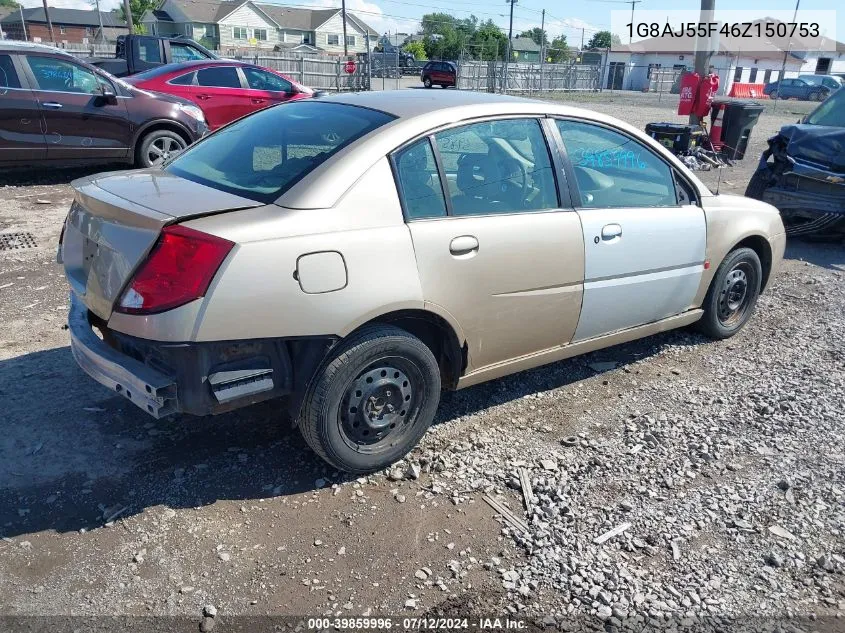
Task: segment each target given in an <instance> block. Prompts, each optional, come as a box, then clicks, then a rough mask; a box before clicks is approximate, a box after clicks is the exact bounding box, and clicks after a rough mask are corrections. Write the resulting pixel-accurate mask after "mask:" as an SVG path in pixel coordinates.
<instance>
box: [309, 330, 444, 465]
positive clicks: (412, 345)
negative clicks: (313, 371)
mask: <svg viewBox="0 0 845 633" xmlns="http://www.w3.org/2000/svg"><path fill="white" fill-rule="evenodd" d="M439 401H440V369H439V367H438V365H437V360H436V359H435V358H434V355H433V354H432V353H431V350H430V349H429V348H428V346H426V345H425V343H423V342H422V341H421V340H419V339H418V338H417V337H415V336H413V335H411V334H409V333H408V332H406V331H405V330H402V329H400V328H397V327H393V326H387V325H382V326H372V327H367V328H364V329H362V330H361V331H360V332H358V333H357V334H354V335H352V336H351V337H350V338H349V339H348V340H347V341H344V342H343V343H341V344H340V345H339V347H338V349H337V351H336V352H335V353H334V355H333V356H332V358H331V360H330V361H329V362H328V363H327V364H325V365H324V366H323V367H322V368H321V369H320V370H319V371H318V373H317V375H316V376H315V378H314V380H313V381H312V383H311V385H310V386H309V388H308V392H307V393H306V396H305V401H304V403H303V410H302V415H301V417H300V420H299V428H300V431H301V432H302V435H303V437H304V438H305V441H306V443H307V444H308V445H309V446H310V447H311V449H312V450H313V451H314V452H315V453H317V454H318V455H319V456H320V457H322V458H323V459H324V460H325V461H327V462H328V463H329V464H331V465H332V466H334V467H335V468H337V469H339V470H343V471H347V472H351V473H370V472H374V471H377V470H381V469H382V468H385V467H386V466H389V465H390V464H392V463H393V462H395V461H397V460H398V459H401V458H402V457H403V456H404V455H405V454H407V453H408V451H410V450H411V449H412V448H413V447H414V446H415V445H416V444H417V442H419V440H420V438H421V437H422V436H423V435H424V434H425V432H426V430H427V429H428V427H429V425H430V424H431V422H432V420H433V419H434V414H435V412H436V411H437V405H438V403H439Z"/></svg>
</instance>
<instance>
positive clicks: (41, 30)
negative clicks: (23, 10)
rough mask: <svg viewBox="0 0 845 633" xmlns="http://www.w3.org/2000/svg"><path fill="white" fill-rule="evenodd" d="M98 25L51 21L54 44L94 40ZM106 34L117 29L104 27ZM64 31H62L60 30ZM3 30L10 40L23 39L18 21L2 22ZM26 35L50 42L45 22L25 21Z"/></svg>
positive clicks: (91, 41) (33, 40)
mask: <svg viewBox="0 0 845 633" xmlns="http://www.w3.org/2000/svg"><path fill="white" fill-rule="evenodd" d="M99 28H100V27H99V25H98V26H96V27H94V26H91V27H87V28H86V27H84V26H65V25H62V24H58V23H56V22H54V23H53V33H54V34H55V36H56V45H57V46H61V45H62V44H89V43H93V42H94V37H95V36H96V34H97V31H98V30H99ZM106 30H107V35H108V34H109V33H110V32H112V31H116V30H118V29H111V28H110V29H106ZM62 31H64V32H62ZM3 32H4V33H5V34H6V37H7V38H8V39H11V40H22V39H23V28H21V24H20V22H18V23H12V24H8V23H6V24H4V25H3ZM119 32H122V33H128V31H127V30H126V29H119ZM26 36H27V39H28V40H29V41H31V42H42V43H44V44H50V43H51V40H50V28H49V27H48V26H47V25H46V24H40V23H37V22H35V23H33V22H27V23H26Z"/></svg>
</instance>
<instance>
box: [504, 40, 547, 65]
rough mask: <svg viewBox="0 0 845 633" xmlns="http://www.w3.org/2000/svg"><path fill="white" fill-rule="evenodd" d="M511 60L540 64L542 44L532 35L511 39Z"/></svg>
mask: <svg viewBox="0 0 845 633" xmlns="http://www.w3.org/2000/svg"><path fill="white" fill-rule="evenodd" d="M511 61H515V62H525V63H526V64H539V63H540V45H539V44H538V43H537V42H535V41H534V40H532V39H531V38H530V37H515V38H513V39H512V40H511Z"/></svg>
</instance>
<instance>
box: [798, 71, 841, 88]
mask: <svg viewBox="0 0 845 633" xmlns="http://www.w3.org/2000/svg"><path fill="white" fill-rule="evenodd" d="M798 79H805V80H806V81H809V82H815V83H820V84H821V85H822V86H824V87H825V88H830V89H831V91H834V92H835V91H836V90H839V89H840V88H841V87H842V86H845V79H842V78H841V77H837V76H836V75H798Z"/></svg>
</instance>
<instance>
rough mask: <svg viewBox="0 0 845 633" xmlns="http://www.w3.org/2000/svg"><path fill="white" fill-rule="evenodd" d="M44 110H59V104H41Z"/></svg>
mask: <svg viewBox="0 0 845 633" xmlns="http://www.w3.org/2000/svg"><path fill="white" fill-rule="evenodd" d="M41 105H43V106H44V107H45V108H50V109H51V110H59V109H61V107H62V104H61V103H56V102H55V101H45V102H44V103H42V104H41Z"/></svg>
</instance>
